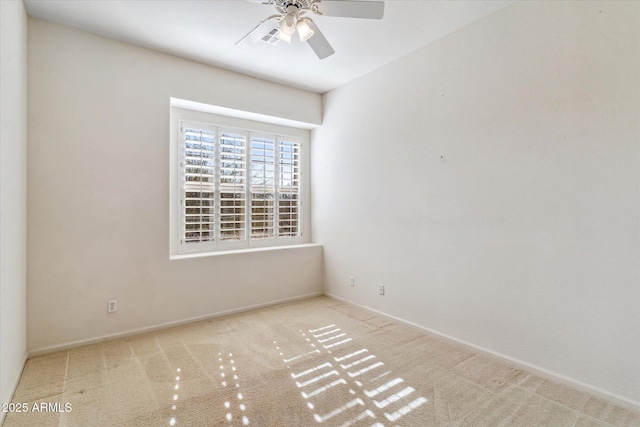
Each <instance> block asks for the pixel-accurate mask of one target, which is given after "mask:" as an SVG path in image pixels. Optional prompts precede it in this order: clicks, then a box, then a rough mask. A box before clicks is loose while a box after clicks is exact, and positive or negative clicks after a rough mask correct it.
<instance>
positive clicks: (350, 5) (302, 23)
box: [236, 0, 384, 59]
mask: <svg viewBox="0 0 640 427" xmlns="http://www.w3.org/2000/svg"><path fill="white" fill-rule="evenodd" d="M263 4H266V5H270V6H274V7H275V9H276V11H277V12H278V14H277V15H273V16H270V17H268V18H266V19H264V20H262V21H261V22H260V23H259V24H258V25H256V26H255V27H254V28H253V29H252V30H251V31H249V32H248V33H247V34H246V35H245V36H244V37H242V38H241V39H240V40H238V41H237V42H236V45H237V44H238V43H240V42H241V41H243V40H244V39H245V38H247V37H248V36H249V35H250V34H252V33H253V32H254V31H257V30H258V29H259V28H260V27H261V26H262V24H264V23H265V22H267V21H270V20H272V19H274V20H277V21H279V22H280V23H279V25H278V27H277V31H278V33H277V35H276V39H277V40H281V41H284V42H287V43H291V36H293V35H294V34H295V33H296V32H297V33H298V36H299V37H300V41H301V42H307V44H309V46H310V47H311V49H312V50H313V51H314V53H315V54H316V56H317V57H318V58H320V59H324V58H327V57H329V56H331V55H333V54H334V53H335V51H334V50H333V48H332V47H331V45H330V44H329V42H328V41H327V39H326V38H325V37H324V35H323V34H322V32H321V31H320V29H319V28H318V26H317V25H316V24H315V23H314V22H313V21H312V20H311V19H310V18H308V17H306V16H304V15H305V14H307V13H313V14H316V15H320V16H337V17H344V18H363V19H382V16H383V15H384V2H381V1H350V0H268V1H266V2H265V3H263ZM265 37H266V36H265ZM262 39H263V40H265V38H264V37H263V38H262ZM277 40H275V41H277ZM270 44H273V43H270Z"/></svg>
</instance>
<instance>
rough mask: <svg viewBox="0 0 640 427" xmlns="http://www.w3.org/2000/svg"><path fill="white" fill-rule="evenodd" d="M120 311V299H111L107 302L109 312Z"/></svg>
mask: <svg viewBox="0 0 640 427" xmlns="http://www.w3.org/2000/svg"><path fill="white" fill-rule="evenodd" d="M116 311H118V300H117V299H110V300H109V302H108V303H107V313H114V312H116Z"/></svg>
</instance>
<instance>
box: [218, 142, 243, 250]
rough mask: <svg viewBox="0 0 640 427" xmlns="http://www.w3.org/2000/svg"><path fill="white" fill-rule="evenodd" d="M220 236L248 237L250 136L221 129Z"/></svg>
mask: <svg viewBox="0 0 640 427" xmlns="http://www.w3.org/2000/svg"><path fill="white" fill-rule="evenodd" d="M219 135H220V141H219V142H220V143H219V147H220V153H219V162H220V163H219V167H218V173H219V186H220V187H219V188H220V240H236V241H237V240H246V203H247V202H246V197H247V173H246V172H247V162H246V146H247V136H246V135H245V134H242V133H239V132H235V131H223V130H221V131H220V133H219Z"/></svg>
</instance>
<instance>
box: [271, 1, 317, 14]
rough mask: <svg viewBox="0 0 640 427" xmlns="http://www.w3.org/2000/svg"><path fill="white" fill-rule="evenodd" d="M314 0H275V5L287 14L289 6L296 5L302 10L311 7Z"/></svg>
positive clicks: (282, 12) (279, 10)
mask: <svg viewBox="0 0 640 427" xmlns="http://www.w3.org/2000/svg"><path fill="white" fill-rule="evenodd" d="M311 3H313V1H312V0H274V4H273V5H274V6H275V8H276V10H277V11H278V12H280V13H281V14H286V13H287V9H288V8H289V6H295V7H297V8H298V9H300V10H304V9H307V10H308V9H311Z"/></svg>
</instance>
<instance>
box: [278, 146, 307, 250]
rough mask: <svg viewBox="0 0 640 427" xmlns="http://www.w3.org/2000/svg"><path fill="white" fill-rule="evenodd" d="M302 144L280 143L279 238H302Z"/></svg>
mask: <svg viewBox="0 0 640 427" xmlns="http://www.w3.org/2000/svg"><path fill="white" fill-rule="evenodd" d="M300 151H301V144H300V142H294V141H287V140H281V141H279V143H278V173H279V179H278V190H279V191H278V237H300V236H301V232H302V230H301V229H300V192H301V188H300V185H301V180H300V175H301V171H300V164H301V158H300Z"/></svg>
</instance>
